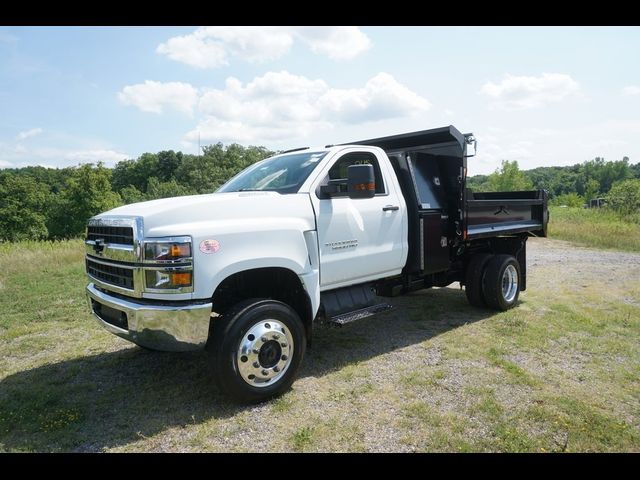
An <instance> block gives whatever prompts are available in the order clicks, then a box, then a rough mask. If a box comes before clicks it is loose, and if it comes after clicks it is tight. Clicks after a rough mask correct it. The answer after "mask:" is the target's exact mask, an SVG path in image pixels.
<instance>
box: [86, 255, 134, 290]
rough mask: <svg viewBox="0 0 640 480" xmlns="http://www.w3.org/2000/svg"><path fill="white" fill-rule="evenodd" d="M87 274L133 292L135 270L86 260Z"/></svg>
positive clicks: (89, 259)
mask: <svg viewBox="0 0 640 480" xmlns="http://www.w3.org/2000/svg"><path fill="white" fill-rule="evenodd" d="M86 263H87V273H88V274H89V275H91V276H92V277H93V278H96V279H98V280H100V281H102V282H104V283H108V284H110V285H114V286H116V287H120V288H126V289H128V290H133V269H132V268H123V267H116V266H115V265H107V264H104V263H101V262H97V261H95V260H92V259H91V258H87V259H86Z"/></svg>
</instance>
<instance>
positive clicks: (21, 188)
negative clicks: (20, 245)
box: [0, 172, 50, 242]
mask: <svg viewBox="0 0 640 480" xmlns="http://www.w3.org/2000/svg"><path fill="white" fill-rule="evenodd" d="M49 196H50V194H49V187H48V186H47V185H45V184H44V183H41V182H38V181H36V180H34V179H33V178H31V177H29V176H22V175H15V174H13V173H9V172H3V173H0V199H1V200H0V240H4V241H10V242H15V241H18V240H39V239H42V238H46V237H47V234H48V231H47V227H46V217H45V207H46V204H47V200H48V198H49Z"/></svg>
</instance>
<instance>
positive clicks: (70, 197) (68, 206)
mask: <svg viewBox="0 0 640 480" xmlns="http://www.w3.org/2000/svg"><path fill="white" fill-rule="evenodd" d="M120 204H121V199H120V195H118V194H117V193H115V192H113V191H112V190H111V170H110V169H108V168H105V167H104V166H103V165H102V163H98V165H97V166H95V167H94V166H93V165H92V164H84V165H81V166H79V167H77V168H76V169H74V172H73V176H72V177H71V178H69V180H68V181H67V185H66V187H65V189H64V190H63V191H62V192H61V193H59V194H58V195H56V196H55V201H54V202H53V205H52V211H51V215H50V217H49V219H48V225H47V226H48V228H49V233H50V235H51V236H52V237H54V238H68V237H74V236H78V235H81V234H82V233H83V232H84V230H85V226H86V224H87V220H89V218H91V217H92V216H94V215H97V214H98V213H101V212H104V211H106V210H111V209H112V208H114V207H117V206H118V205H120Z"/></svg>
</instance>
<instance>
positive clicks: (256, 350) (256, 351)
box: [251, 348, 260, 355]
mask: <svg viewBox="0 0 640 480" xmlns="http://www.w3.org/2000/svg"><path fill="white" fill-rule="evenodd" d="M251 351H252V352H253V353H255V354H256V355H258V354H259V353H260V350H258V349H257V348H254V349H253V350H251Z"/></svg>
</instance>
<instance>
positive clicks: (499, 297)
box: [482, 255, 520, 311]
mask: <svg viewBox="0 0 640 480" xmlns="http://www.w3.org/2000/svg"><path fill="white" fill-rule="evenodd" d="M482 292H483V294H484V299H485V301H486V302H487V306H489V307H491V308H495V309H496V310H502V311H504V310H509V309H510V308H512V307H514V306H515V304H516V303H517V302H518V296H519V295H520V264H519V263H518V261H517V260H516V259H515V257H513V256H512V255H496V256H494V257H493V258H492V259H491V260H489V263H487V266H486V267H485V274H484V278H483V279H482Z"/></svg>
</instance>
